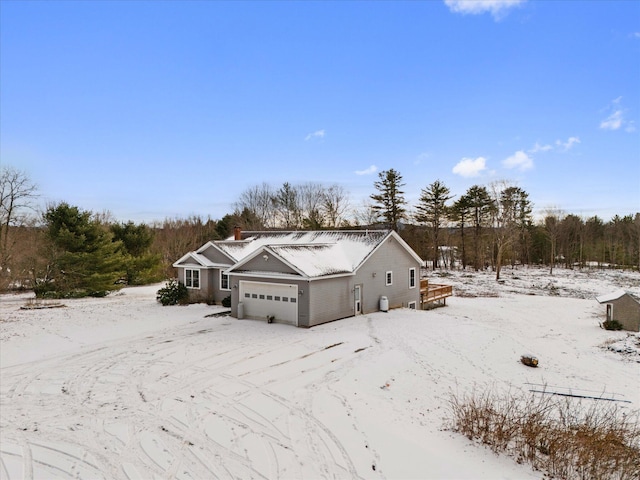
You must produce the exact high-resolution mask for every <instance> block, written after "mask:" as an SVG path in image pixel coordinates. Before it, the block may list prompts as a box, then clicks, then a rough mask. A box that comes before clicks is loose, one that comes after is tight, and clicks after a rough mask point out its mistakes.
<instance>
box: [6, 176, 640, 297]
mask: <svg viewBox="0 0 640 480" xmlns="http://www.w3.org/2000/svg"><path fill="white" fill-rule="evenodd" d="M404 186H405V184H404V182H403V178H402V175H401V174H400V173H399V172H398V171H396V170H394V169H390V170H386V171H382V172H380V173H379V174H378V180H377V181H375V182H374V183H373V189H374V193H372V194H371V195H370V196H369V199H368V200H367V201H365V202H363V203H362V205H359V206H353V205H352V204H351V202H350V198H349V194H348V192H346V191H345V190H344V188H343V187H341V186H339V185H328V186H327V185H323V184H320V183H315V182H307V183H301V184H292V183H289V182H285V183H283V184H282V185H281V186H280V187H274V186H272V185H269V184H267V183H262V184H259V185H255V186H252V187H250V188H248V189H246V190H245V191H244V192H242V193H241V194H240V196H239V198H238V200H237V201H236V202H235V203H234V204H233V212H232V213H229V214H227V215H225V216H224V217H222V218H221V219H218V220H214V219H211V218H206V219H203V218H202V217H200V216H190V217H187V218H174V219H171V218H166V219H164V220H162V221H156V222H153V223H150V224H145V223H141V224H135V223H134V222H130V221H129V222H117V221H116V220H115V219H114V218H113V217H112V216H111V214H109V213H108V212H102V213H95V212H91V211H86V210H83V209H81V208H80V207H77V206H73V205H69V204H67V203H65V202H60V203H57V204H50V205H47V207H46V209H45V211H44V212H40V213H38V212H37V211H36V207H35V202H36V199H37V198H38V193H37V187H36V185H35V184H34V183H33V182H32V181H31V180H30V178H29V176H28V175H27V174H26V173H25V172H22V171H19V170H17V169H15V168H12V167H2V168H0V290H7V289H9V288H17V287H23V288H30V289H34V290H35V291H36V293H37V294H38V295H40V296H56V295H58V296H70V295H77V296H80V295H102V294H105V293H106V292H108V291H110V290H114V289H116V288H118V287H119V286H121V285H138V284H146V283H153V282H157V281H161V280H163V279H165V278H170V277H173V276H174V272H173V268H172V266H171V265H172V264H173V262H175V261H176V260H177V259H179V258H180V257H181V256H182V255H184V254H185V253H186V252H188V251H191V250H194V249H196V248H198V247H199V246H201V245H202V244H204V243H205V242H207V241H208V240H217V239H224V238H227V237H228V236H229V235H231V234H232V231H233V228H234V227H235V226H240V227H242V228H243V230H263V229H285V230H300V229H306V230H318V229H354V228H380V227H384V228H391V229H394V230H396V231H398V233H399V234H400V235H401V236H402V237H403V238H404V240H405V241H407V243H408V244H409V245H410V246H411V247H412V248H413V249H414V250H415V251H416V252H417V253H418V254H419V255H420V256H421V257H422V258H424V259H426V260H427V261H428V266H429V267H430V268H463V269H475V270H480V269H486V268H492V269H493V270H494V271H495V272H496V279H499V278H500V272H501V269H502V267H503V266H504V265H517V264H522V265H532V264H537V265H546V266H548V267H549V268H550V272H551V273H552V272H553V268H554V267H556V266H563V267H567V268H584V267H589V266H592V265H598V266H603V265H615V266H618V267H625V268H634V269H639V268H640V213H635V215H626V216H623V217H620V216H617V215H616V216H615V217H613V218H612V219H611V220H610V221H608V222H604V221H603V220H602V219H600V218H599V217H597V216H594V217H590V218H587V219H584V218H581V217H579V216H577V215H573V214H565V213H564V212H562V211H561V210H559V209H549V210H547V211H545V212H544V216H543V217H542V219H541V220H538V221H537V222H534V220H533V217H532V211H533V205H532V203H531V201H530V200H529V195H528V193H527V192H526V191H524V190H523V189H521V188H520V187H518V186H517V185H514V184H511V183H510V182H507V181H501V182H493V183H491V184H489V185H474V186H472V187H470V188H469V189H468V190H467V191H466V192H465V193H464V194H463V195H461V196H459V197H458V198H454V196H453V195H452V194H451V192H450V190H449V188H448V187H447V186H446V185H445V184H444V183H443V182H442V181H440V180H436V181H434V182H432V183H431V184H429V185H427V186H426V187H425V188H423V189H422V190H421V192H420V196H419V198H418V201H417V203H416V204H415V205H413V206H410V205H409V204H408V202H407V201H406V199H405V192H404V191H403V187H404Z"/></svg>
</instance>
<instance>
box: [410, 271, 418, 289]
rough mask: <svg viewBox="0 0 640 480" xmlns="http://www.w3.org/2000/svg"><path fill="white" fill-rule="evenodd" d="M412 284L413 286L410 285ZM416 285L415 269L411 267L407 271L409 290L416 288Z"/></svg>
mask: <svg viewBox="0 0 640 480" xmlns="http://www.w3.org/2000/svg"><path fill="white" fill-rule="evenodd" d="M412 275H413V276H412ZM412 282H413V285H412V284H411V283H412ZM417 284H418V282H417V276H416V268H415V267H411V268H410V269H409V288H416V285H417Z"/></svg>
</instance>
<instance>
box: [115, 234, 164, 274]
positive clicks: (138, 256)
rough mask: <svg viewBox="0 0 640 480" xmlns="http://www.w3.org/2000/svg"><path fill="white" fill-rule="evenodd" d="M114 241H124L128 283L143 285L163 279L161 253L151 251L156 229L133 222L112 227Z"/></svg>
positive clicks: (123, 248) (123, 250) (123, 247)
mask: <svg viewBox="0 0 640 480" xmlns="http://www.w3.org/2000/svg"><path fill="white" fill-rule="evenodd" d="M110 229H111V232H112V233H113V241H115V242H121V243H122V253H123V255H124V256H125V261H126V280H127V284H128V285H143V284H145V283H151V282H156V281H158V280H161V279H162V276H161V272H160V267H161V260H162V259H161V257H160V255H159V254H154V253H151V252H150V248H151V245H152V244H153V238H154V231H153V230H151V229H150V228H149V227H147V226H146V225H145V224H140V225H136V224H135V223H133V222H127V223H122V224H118V223H115V224H113V225H111V227H110Z"/></svg>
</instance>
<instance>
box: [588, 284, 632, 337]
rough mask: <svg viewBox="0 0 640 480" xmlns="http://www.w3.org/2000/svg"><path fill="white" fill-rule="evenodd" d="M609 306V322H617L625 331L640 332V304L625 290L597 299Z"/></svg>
mask: <svg viewBox="0 0 640 480" xmlns="http://www.w3.org/2000/svg"><path fill="white" fill-rule="evenodd" d="M596 300H597V301H598V303H601V304H605V305H606V306H607V320H617V321H618V322H620V323H621V324H622V328H623V329H624V330H630V331H632V332H640V302H638V300H636V299H635V298H634V297H632V296H631V295H630V294H628V293H627V292H625V291H624V290H616V291H615V292H613V293H610V294H608V295H601V296H599V297H596Z"/></svg>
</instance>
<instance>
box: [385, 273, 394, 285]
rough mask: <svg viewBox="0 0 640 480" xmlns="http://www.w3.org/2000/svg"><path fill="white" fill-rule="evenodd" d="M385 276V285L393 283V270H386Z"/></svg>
mask: <svg viewBox="0 0 640 480" xmlns="http://www.w3.org/2000/svg"><path fill="white" fill-rule="evenodd" d="M385 278H386V281H387V283H386V284H387V285H393V272H387V273H386V274H385Z"/></svg>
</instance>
